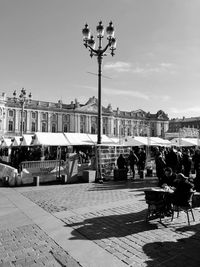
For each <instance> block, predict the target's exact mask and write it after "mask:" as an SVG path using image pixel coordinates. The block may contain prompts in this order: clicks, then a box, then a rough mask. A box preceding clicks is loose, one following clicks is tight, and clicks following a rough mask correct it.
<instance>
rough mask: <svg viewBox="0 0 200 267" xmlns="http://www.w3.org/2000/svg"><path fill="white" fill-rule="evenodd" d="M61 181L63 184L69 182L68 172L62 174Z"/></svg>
mask: <svg viewBox="0 0 200 267" xmlns="http://www.w3.org/2000/svg"><path fill="white" fill-rule="evenodd" d="M61 183H62V184H66V183H67V175H66V174H64V175H61Z"/></svg>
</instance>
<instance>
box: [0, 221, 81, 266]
mask: <svg viewBox="0 0 200 267" xmlns="http://www.w3.org/2000/svg"><path fill="white" fill-rule="evenodd" d="M0 266H2V267H7V266H19V267H22V266H24V267H28V266H30V267H34V266H35V267H40V266H52V267H53V266H56V267H60V266H68V267H78V266H80V265H79V264H78V263H77V262H76V261H75V260H74V259H73V258H72V257H70V255H69V254H67V252H66V251H64V250H63V249H62V248H61V247H59V246H58V245H57V244H56V243H55V242H54V241H53V240H52V239H51V238H49V237H48V235H47V234H45V233H44V232H43V231H42V230H41V229H40V228H39V227H38V226H37V225H35V224H31V225H24V226H21V227H17V228H14V229H6V230H5V229H4V230H1V231H0Z"/></svg>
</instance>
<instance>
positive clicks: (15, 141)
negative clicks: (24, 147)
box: [12, 136, 22, 147]
mask: <svg viewBox="0 0 200 267" xmlns="http://www.w3.org/2000/svg"><path fill="white" fill-rule="evenodd" d="M21 138H22V137H21V136H15V137H14V138H12V147H13V146H14V147H17V146H20V144H21Z"/></svg>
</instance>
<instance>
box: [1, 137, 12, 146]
mask: <svg viewBox="0 0 200 267" xmlns="http://www.w3.org/2000/svg"><path fill="white" fill-rule="evenodd" d="M11 144H12V139H11V138H3V140H2V143H1V147H10V146H11Z"/></svg>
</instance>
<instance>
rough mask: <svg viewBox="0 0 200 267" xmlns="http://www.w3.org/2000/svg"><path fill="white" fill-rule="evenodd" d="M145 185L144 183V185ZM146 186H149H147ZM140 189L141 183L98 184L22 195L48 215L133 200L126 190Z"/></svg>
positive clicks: (71, 186)
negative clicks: (48, 213)
mask: <svg viewBox="0 0 200 267" xmlns="http://www.w3.org/2000/svg"><path fill="white" fill-rule="evenodd" d="M144 184H146V183H144ZM147 186H149V185H148V184H147ZM136 187H139V188H141V183H138V184H137V183H136V184H133V183H130V182H121V183H120V182H119V183H115V184H114V183H105V184H103V185H99V184H76V185H65V186H56V187H53V186H52V187H48V190H45V191H44V190H42V187H40V190H33V191H27V192H23V195H24V196H26V197H27V198H29V199H30V200H32V201H33V202H35V203H36V204H37V205H39V206H40V207H42V208H43V209H45V210H46V211H48V212H50V213H54V212H59V211H65V210H71V209H76V208H81V207H91V206H96V205H99V204H101V205H102V204H107V203H112V202H116V201H123V200H127V199H130V200H131V199H135V194H133V193H131V192H129V191H127V189H134V188H136Z"/></svg>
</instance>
